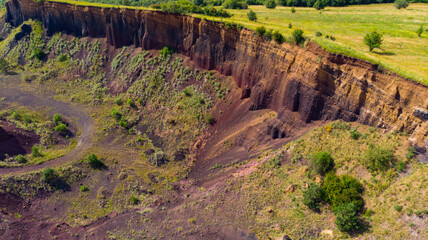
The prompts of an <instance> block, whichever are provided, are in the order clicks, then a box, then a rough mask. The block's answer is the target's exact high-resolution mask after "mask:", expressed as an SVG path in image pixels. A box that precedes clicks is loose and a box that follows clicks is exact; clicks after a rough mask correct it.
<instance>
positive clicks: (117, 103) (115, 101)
mask: <svg viewBox="0 0 428 240" xmlns="http://www.w3.org/2000/svg"><path fill="white" fill-rule="evenodd" d="M114 103H116V105H117V106H122V104H123V100H122V98H116V99H115V100H114Z"/></svg>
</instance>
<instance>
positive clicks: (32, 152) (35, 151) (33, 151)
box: [31, 146, 43, 157]
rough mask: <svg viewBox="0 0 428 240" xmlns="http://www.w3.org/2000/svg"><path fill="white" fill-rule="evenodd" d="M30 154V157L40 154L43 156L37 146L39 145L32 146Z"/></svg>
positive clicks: (39, 155)
mask: <svg viewBox="0 0 428 240" xmlns="http://www.w3.org/2000/svg"><path fill="white" fill-rule="evenodd" d="M31 156H32V157H41V156H43V155H42V154H41V153H40V147H39V146H33V147H32V148H31Z"/></svg>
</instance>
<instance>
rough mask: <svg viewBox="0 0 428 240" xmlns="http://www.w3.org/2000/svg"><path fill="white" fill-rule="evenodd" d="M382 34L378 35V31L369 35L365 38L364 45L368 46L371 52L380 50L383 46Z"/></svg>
mask: <svg viewBox="0 0 428 240" xmlns="http://www.w3.org/2000/svg"><path fill="white" fill-rule="evenodd" d="M382 40H383V39H382V34H381V33H378V32H376V31H374V32H371V33H368V34H367V35H366V36H365V37H364V44H366V45H367V46H368V47H369V50H370V52H371V51H373V49H375V48H380V45H381V44H382Z"/></svg>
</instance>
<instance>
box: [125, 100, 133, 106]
mask: <svg viewBox="0 0 428 240" xmlns="http://www.w3.org/2000/svg"><path fill="white" fill-rule="evenodd" d="M126 103H127V104H128V106H130V107H133V106H134V101H132V99H128V100H126Z"/></svg>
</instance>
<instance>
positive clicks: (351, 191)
mask: <svg viewBox="0 0 428 240" xmlns="http://www.w3.org/2000/svg"><path fill="white" fill-rule="evenodd" d="M322 190H323V193H324V195H323V197H324V200H325V201H326V202H328V203H329V204H330V206H331V207H332V209H333V210H334V209H335V208H336V207H337V206H339V205H341V204H346V203H353V204H354V205H355V207H356V210H361V209H362V207H363V205H364V202H363V198H362V197H361V194H362V193H363V190H364V189H363V185H361V183H359V182H358V181H357V180H356V179H355V178H353V177H351V176H349V175H342V176H336V175H335V174H334V173H332V172H330V173H328V174H327V175H326V178H325V179H324V183H323V185H322Z"/></svg>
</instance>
